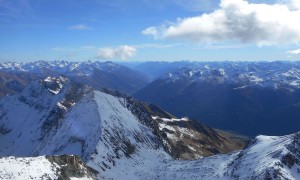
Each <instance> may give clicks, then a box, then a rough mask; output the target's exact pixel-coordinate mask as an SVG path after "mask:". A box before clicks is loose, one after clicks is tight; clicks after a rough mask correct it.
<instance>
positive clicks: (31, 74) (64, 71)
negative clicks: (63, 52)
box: [0, 61, 149, 96]
mask: <svg viewBox="0 0 300 180" xmlns="http://www.w3.org/2000/svg"><path fill="white" fill-rule="evenodd" d="M59 75H64V76H66V77H69V78H70V79H72V80H73V81H75V82H77V83H82V84H87V85H90V86H92V87H94V88H96V89H101V88H110V89H115V90H119V91H122V92H125V93H128V94H132V93H133V92H136V91H137V90H139V89H141V88H142V87H144V86H145V85H147V84H148V83H149V78H148V77H147V76H146V75H144V74H143V73H141V72H138V71H135V70H133V69H130V68H127V67H125V66H122V65H119V64H115V63H113V62H98V61H96V62H92V61H85V62H68V61H36V62H28V63H15V62H6V63H0V96H3V95H5V94H8V93H16V92H21V91H22V90H23V89H24V88H25V87H26V85H27V84H28V83H29V82H31V81H33V80H40V79H43V78H46V77H47V76H59Z"/></svg>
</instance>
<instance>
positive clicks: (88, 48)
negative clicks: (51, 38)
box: [52, 45, 98, 52]
mask: <svg viewBox="0 0 300 180" xmlns="http://www.w3.org/2000/svg"><path fill="white" fill-rule="evenodd" d="M97 49H98V48H97V47H96V46H92V45H88V46H81V47H72V48H71V47H60V46H57V47H54V48H52V50H53V51H60V52H70V51H95V50H97Z"/></svg>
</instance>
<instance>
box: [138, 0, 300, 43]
mask: <svg viewBox="0 0 300 180" xmlns="http://www.w3.org/2000/svg"><path fill="white" fill-rule="evenodd" d="M276 2H277V3H273V4H263V3H256V4H255V3H249V2H248V1H246V0H221V2H220V6H219V9H217V10H215V11H213V12H211V13H206V14H202V15H199V16H195V17H188V18H183V19H179V20H177V22H175V23H174V24H163V25H162V26H158V27H157V26H152V27H149V28H147V29H145V30H144V31H142V33H143V34H145V35H150V36H153V37H154V38H155V39H171V40H184V41H190V42H195V43H199V42H200V43H208V44H210V43H220V42H228V41H233V42H239V43H254V44H257V45H258V46H266V45H286V44H298V43H300V23H297V22H299V21H300V5H299V4H300V3H299V2H300V1H299V0H281V1H276Z"/></svg>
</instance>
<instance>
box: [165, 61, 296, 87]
mask: <svg viewBox="0 0 300 180" xmlns="http://www.w3.org/2000/svg"><path fill="white" fill-rule="evenodd" d="M184 79H185V81H186V80H188V81H190V82H198V83H213V84H215V83H217V84H221V83H222V84H233V85H235V86H236V88H244V87H247V86H256V87H267V88H273V89H279V88H284V89H288V90H290V91H293V90H294V89H299V88H300V65H299V64H297V63H296V62H220V63H217V62H203V63H194V65H190V66H187V67H184V68H180V69H179V70H177V71H175V72H172V73H168V74H167V75H165V76H163V77H161V80H166V81H167V82H176V81H180V80H184Z"/></svg>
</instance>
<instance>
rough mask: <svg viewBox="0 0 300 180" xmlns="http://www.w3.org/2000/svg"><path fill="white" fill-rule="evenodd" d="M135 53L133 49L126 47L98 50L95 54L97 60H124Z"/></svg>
mask: <svg viewBox="0 0 300 180" xmlns="http://www.w3.org/2000/svg"><path fill="white" fill-rule="evenodd" d="M136 51H137V50H136V48H135V47H132V46H127V45H124V46H120V47H118V48H100V49H99V50H98V52H97V58H100V59H122V60H125V59H128V58H131V57H132V56H134V55H135V53H136Z"/></svg>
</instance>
